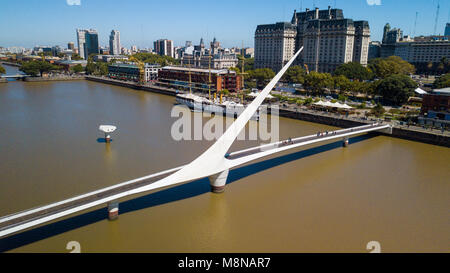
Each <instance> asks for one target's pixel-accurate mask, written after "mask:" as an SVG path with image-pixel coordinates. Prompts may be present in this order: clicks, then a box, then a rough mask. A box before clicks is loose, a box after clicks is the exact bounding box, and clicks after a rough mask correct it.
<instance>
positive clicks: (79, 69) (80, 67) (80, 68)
mask: <svg viewBox="0 0 450 273" xmlns="http://www.w3.org/2000/svg"><path fill="white" fill-rule="evenodd" d="M71 70H72V71H73V72H74V73H81V72H82V71H83V70H84V68H83V66H81V64H77V65H75V66H74V67H72V69H71Z"/></svg>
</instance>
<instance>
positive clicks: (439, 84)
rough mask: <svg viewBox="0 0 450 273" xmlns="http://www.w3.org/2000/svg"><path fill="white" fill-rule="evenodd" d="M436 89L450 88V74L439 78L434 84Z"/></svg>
mask: <svg viewBox="0 0 450 273" xmlns="http://www.w3.org/2000/svg"><path fill="white" fill-rule="evenodd" d="M433 87H434V88H446V87H450V73H448V74H444V75H442V76H440V77H439V78H437V79H436V80H435V81H434V83H433Z"/></svg>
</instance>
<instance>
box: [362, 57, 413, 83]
mask: <svg viewBox="0 0 450 273" xmlns="http://www.w3.org/2000/svg"><path fill="white" fill-rule="evenodd" d="M369 69H370V70H371V71H373V73H374V74H375V76H376V77H377V78H379V79H384V78H387V77H389V76H391V75H394V74H404V75H409V74H414V73H415V71H416V69H415V67H414V66H413V65H412V64H410V63H408V62H407V61H404V60H403V59H402V58H400V57H397V56H390V57H387V58H375V59H372V60H370V61H369Z"/></svg>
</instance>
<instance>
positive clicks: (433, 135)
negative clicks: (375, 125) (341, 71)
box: [85, 76, 450, 147]
mask: <svg viewBox="0 0 450 273" xmlns="http://www.w3.org/2000/svg"><path fill="white" fill-rule="evenodd" d="M85 78H86V79H87V80H91V81H95V82H101V83H105V84H113V85H117V86H122V87H128V88H133V89H137V90H144V91H149V92H155V93H159V94H164V95H169V96H176V94H177V91H176V90H173V89H169V88H164V87H160V86H155V85H151V86H150V85H145V86H142V85H139V84H137V83H135V82H124V81H119V80H113V79H109V78H103V77H95V76H86V77H85ZM278 106H279V115H280V116H281V117H285V118H291V119H298V120H303V121H309V122H314V123H320V124H325V125H331V126H336V127H341V128H349V127H355V126H361V125H364V124H368V123H372V122H374V121H375V120H367V119H363V118H354V117H346V116H344V115H337V114H333V113H327V112H319V111H313V110H308V109H305V108H298V107H284V106H282V105H278ZM376 134H382V135H387V136H392V137H397V138H402V139H407V140H412V141H418V142H423V143H428V144H434V145H439V146H444V147H450V134H449V132H448V131H445V132H444V133H440V132H439V131H437V130H434V131H428V130H425V129H423V130H422V129H421V128H419V127H417V128H408V127H400V126H398V125H393V130H392V134H384V133H378V132H377V133H376Z"/></svg>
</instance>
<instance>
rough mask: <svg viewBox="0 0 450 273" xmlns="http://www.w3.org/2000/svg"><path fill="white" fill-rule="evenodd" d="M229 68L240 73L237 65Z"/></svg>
mask: <svg viewBox="0 0 450 273" xmlns="http://www.w3.org/2000/svg"><path fill="white" fill-rule="evenodd" d="M229 69H230V70H232V71H236V73H238V74H239V73H241V70H240V69H239V67H230V68H229Z"/></svg>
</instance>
